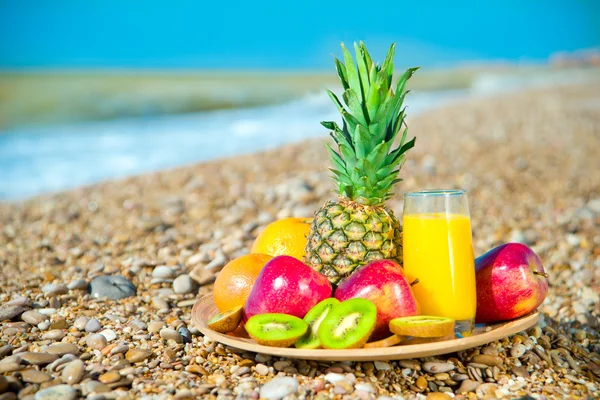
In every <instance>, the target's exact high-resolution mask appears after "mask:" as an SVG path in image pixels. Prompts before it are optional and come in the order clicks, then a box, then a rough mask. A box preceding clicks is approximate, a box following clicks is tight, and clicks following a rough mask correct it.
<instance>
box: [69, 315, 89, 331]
mask: <svg viewBox="0 0 600 400" xmlns="http://www.w3.org/2000/svg"><path fill="white" fill-rule="evenodd" d="M89 320H90V317H85V316H83V317H79V318H77V319H76V320H75V322H73V326H74V327H75V328H77V329H78V330H80V331H83V330H85V326H86V325H87V323H88V321H89Z"/></svg>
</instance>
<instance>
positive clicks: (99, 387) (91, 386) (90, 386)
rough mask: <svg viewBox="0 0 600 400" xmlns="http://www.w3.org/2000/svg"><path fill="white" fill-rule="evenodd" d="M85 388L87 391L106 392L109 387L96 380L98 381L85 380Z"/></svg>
mask: <svg viewBox="0 0 600 400" xmlns="http://www.w3.org/2000/svg"><path fill="white" fill-rule="evenodd" d="M85 389H86V390H87V391H88V392H89V393H107V392H110V387H108V386H107V385H105V384H104V383H102V382H98V381H89V382H87V383H86V384H85ZM88 399H89V397H88Z"/></svg>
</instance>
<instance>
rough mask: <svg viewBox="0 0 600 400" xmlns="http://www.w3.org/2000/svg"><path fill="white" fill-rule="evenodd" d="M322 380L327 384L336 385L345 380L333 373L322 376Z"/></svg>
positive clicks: (342, 376) (340, 375)
mask: <svg viewBox="0 0 600 400" xmlns="http://www.w3.org/2000/svg"><path fill="white" fill-rule="evenodd" d="M324 378H325V380H326V381H327V382H329V383H337V382H341V381H343V380H344V379H345V377H344V375H342V374H337V373H335V372H330V373H328V374H327V375H325V376H324Z"/></svg>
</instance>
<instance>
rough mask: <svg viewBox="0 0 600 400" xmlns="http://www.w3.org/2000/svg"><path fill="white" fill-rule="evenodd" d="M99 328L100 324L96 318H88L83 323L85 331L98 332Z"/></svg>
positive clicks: (100, 327)
mask: <svg viewBox="0 0 600 400" xmlns="http://www.w3.org/2000/svg"><path fill="white" fill-rule="evenodd" d="M100 329H102V325H100V321H98V320H97V319H96V318H92V319H90V320H89V321H88V322H87V323H86V324H85V331H86V332H92V333H93V332H98V331H99V330H100Z"/></svg>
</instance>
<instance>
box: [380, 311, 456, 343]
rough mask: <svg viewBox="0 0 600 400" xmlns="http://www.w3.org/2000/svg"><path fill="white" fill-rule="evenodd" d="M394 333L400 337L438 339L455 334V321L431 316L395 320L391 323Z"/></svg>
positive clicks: (390, 326) (391, 329)
mask: <svg viewBox="0 0 600 400" xmlns="http://www.w3.org/2000/svg"><path fill="white" fill-rule="evenodd" d="M389 328H390V331H392V333H394V334H396V335H398V336H412V337H419V338H436V337H443V336H449V335H452V334H454V320H453V319H450V318H444V317H435V316H431V315H416V316H413V317H402V318H394V319H393V320H391V321H390V323H389Z"/></svg>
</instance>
